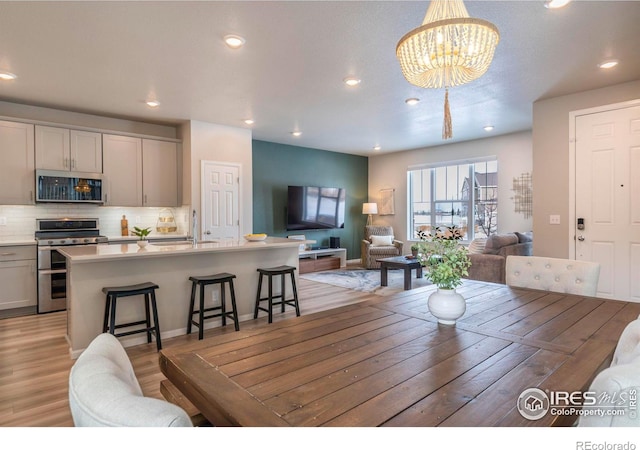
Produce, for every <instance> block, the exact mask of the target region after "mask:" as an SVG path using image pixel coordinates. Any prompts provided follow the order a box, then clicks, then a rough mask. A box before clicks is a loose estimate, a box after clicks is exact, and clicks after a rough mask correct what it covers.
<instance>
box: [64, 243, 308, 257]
mask: <svg viewBox="0 0 640 450" xmlns="http://www.w3.org/2000/svg"><path fill="white" fill-rule="evenodd" d="M310 243H315V241H313V240H305V241H302V240H294V239H288V238H279V237H268V238H266V239H265V240H263V241H247V240H245V239H239V240H232V239H225V240H219V241H202V242H198V243H196V244H193V243H191V242H187V241H184V242H158V243H153V242H149V243H148V244H147V246H146V247H139V246H138V244H137V243H135V242H132V243H122V244H97V245H79V246H68V247H60V248H57V249H56V250H58V251H59V252H60V253H61V254H62V255H64V256H65V257H67V258H69V260H70V261H71V262H72V263H83V262H87V263H88V262H97V261H106V260H114V259H122V258H126V259H138V258H157V257H168V256H175V255H188V254H201V253H223V252H242V251H256V250H266V249H274V248H287V247H298V246H299V245H300V244H310Z"/></svg>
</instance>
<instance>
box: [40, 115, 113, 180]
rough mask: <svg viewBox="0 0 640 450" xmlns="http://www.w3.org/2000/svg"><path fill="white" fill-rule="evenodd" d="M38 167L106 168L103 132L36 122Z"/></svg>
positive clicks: (97, 169) (84, 169)
mask: <svg viewBox="0 0 640 450" xmlns="http://www.w3.org/2000/svg"><path fill="white" fill-rule="evenodd" d="M35 133H36V168H38V169H48V170H71V171H74V172H93V173H101V172H102V139H101V137H102V136H101V134H100V133H94V132H90V131H80V130H69V129H67V128H58V127H48V126H43V125H36V129H35Z"/></svg>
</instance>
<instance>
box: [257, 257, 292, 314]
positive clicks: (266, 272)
mask: <svg viewBox="0 0 640 450" xmlns="http://www.w3.org/2000/svg"><path fill="white" fill-rule="evenodd" d="M295 270H296V268H295V267H293V266H278V267H271V268H268V269H258V273H259V275H258V292H257V294H256V304H255V307H254V310H253V318H254V319H257V318H258V312H259V311H264V312H266V313H267V314H268V321H269V323H272V322H273V307H274V306H277V305H280V311H281V312H283V313H284V311H285V306H287V305H289V306H293V307H294V308H295V310H296V316H300V305H299V304H298V289H297V288H296V277H295V274H294V272H295ZM287 274H288V275H290V276H291V288H292V290H293V298H291V299H287V298H286V291H285V286H286V279H285V275H287ZM264 276H266V277H267V289H268V294H267V297H262V277H264ZM274 276H280V294H278V295H273V277H274ZM274 299H280V301H277V302H274ZM264 301H266V302H267V304H268V306H267V307H266V308H264V307H262V306H260V302H264Z"/></svg>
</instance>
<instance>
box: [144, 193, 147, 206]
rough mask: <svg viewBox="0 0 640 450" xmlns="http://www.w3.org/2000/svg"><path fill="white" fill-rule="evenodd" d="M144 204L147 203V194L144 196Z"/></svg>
mask: <svg viewBox="0 0 640 450" xmlns="http://www.w3.org/2000/svg"><path fill="white" fill-rule="evenodd" d="M144 203H145V204H146V203H147V194H145V195H144Z"/></svg>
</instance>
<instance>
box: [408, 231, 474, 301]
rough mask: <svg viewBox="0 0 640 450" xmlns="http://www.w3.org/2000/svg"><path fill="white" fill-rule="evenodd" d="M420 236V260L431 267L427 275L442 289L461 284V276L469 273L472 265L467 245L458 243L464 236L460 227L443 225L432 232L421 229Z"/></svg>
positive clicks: (423, 264) (452, 287)
mask: <svg viewBox="0 0 640 450" xmlns="http://www.w3.org/2000/svg"><path fill="white" fill-rule="evenodd" d="M443 228H444V229H443ZM418 237H419V238H420V241H421V242H420V243H419V246H420V250H419V252H418V257H417V258H418V261H419V262H420V264H421V265H422V266H424V267H428V269H429V270H428V271H427V273H426V274H425V277H426V278H427V279H428V280H429V281H431V282H432V283H433V284H435V285H436V286H438V287H439V288H441V289H455V288H456V287H458V286H460V285H461V284H462V281H461V278H462V277H465V276H467V275H469V272H468V270H469V267H470V266H471V260H470V259H469V255H468V252H467V249H466V247H464V246H462V245H460V244H459V243H458V241H459V240H460V239H461V238H462V233H461V231H460V229H459V228H456V227H455V226H453V227H441V228H438V229H436V230H435V232H434V233H432V234H427V233H425V232H423V231H419V232H418Z"/></svg>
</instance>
